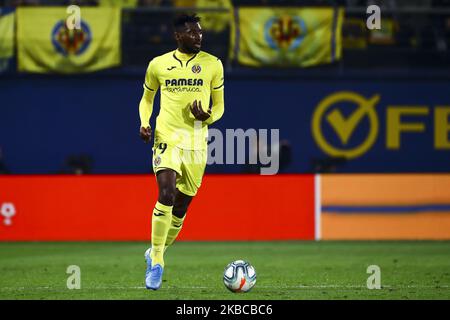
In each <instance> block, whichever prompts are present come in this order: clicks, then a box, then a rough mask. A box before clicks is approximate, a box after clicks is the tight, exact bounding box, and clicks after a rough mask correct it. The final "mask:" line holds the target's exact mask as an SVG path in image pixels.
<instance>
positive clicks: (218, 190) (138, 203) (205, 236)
mask: <svg viewBox="0 0 450 320" xmlns="http://www.w3.org/2000/svg"><path fill="white" fill-rule="evenodd" d="M157 193H158V190H157V185H156V181H155V178H154V176H153V175H85V176H69V175H62V176H61V175H58V176H3V177H0V213H1V215H0V219H1V220H0V240H3V241H18V240H19V241H28V240H32V241H79V240H85V241H101V240H114V241H120V240H144V241H145V240H149V239H150V232H151V212H152V209H153V206H154V204H155V202H156V199H157ZM314 201H315V198H314V176H313V175H278V176H259V175H206V176H205V177H204V181H203V183H202V187H201V189H200V190H199V193H198V195H197V196H196V198H195V199H194V200H193V202H192V205H191V207H190V209H189V211H188V216H187V218H186V220H185V224H184V227H183V230H182V231H181V233H180V240H218V241H226V240H298V239H301V240H308V239H311V240H312V239H314V237H315V234H314V232H315V212H314V210H315V206H314Z"/></svg>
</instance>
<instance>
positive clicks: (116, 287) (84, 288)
mask: <svg viewBox="0 0 450 320" xmlns="http://www.w3.org/2000/svg"><path fill="white" fill-rule="evenodd" d="M256 287H257V288H263V289H364V288H367V287H366V286H362V285H308V286H307V285H297V286H258V285H256ZM166 288H167V289H217V287H202V286H181V287H178V286H168V287H166ZM432 288H433V289H448V288H450V286H449V285H406V286H390V285H383V286H382V288H381V290H382V289H432ZM129 289H139V290H142V289H145V287H140V286H139V287H137V286H130V287H125V286H97V287H83V286H81V290H129ZM9 290H68V289H66V288H63V287H59V288H58V287H3V288H0V291H9Z"/></svg>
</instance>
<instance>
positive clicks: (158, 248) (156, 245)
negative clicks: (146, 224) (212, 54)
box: [150, 202, 173, 267]
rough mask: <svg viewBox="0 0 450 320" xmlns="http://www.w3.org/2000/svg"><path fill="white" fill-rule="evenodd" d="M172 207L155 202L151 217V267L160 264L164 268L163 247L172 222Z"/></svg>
mask: <svg viewBox="0 0 450 320" xmlns="http://www.w3.org/2000/svg"><path fill="white" fill-rule="evenodd" d="M172 208H173V206H166V205H163V204H162V203H159V202H156V205H155V209H154V210H153V216H152V251H151V253H150V257H151V258H152V265H153V266H154V265H156V264H160V265H161V266H163V267H164V245H165V243H166V238H167V232H168V231H169V228H170V221H171V220H172Z"/></svg>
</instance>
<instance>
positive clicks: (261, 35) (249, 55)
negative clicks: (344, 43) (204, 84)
mask: <svg viewBox="0 0 450 320" xmlns="http://www.w3.org/2000/svg"><path fill="white" fill-rule="evenodd" d="M343 17H344V11H343V9H342V8H257V7H251V8H250V7H239V8H236V9H235V11H234V20H233V23H232V30H231V48H230V54H231V58H233V59H236V60H237V61H238V62H239V63H241V64H244V65H248V66H255V67H259V66H298V67H309V66H314V65H320V64H324V63H331V62H334V61H336V60H339V59H340V58H341V51H342V48H341V32H342V30H341V29H342V22H343Z"/></svg>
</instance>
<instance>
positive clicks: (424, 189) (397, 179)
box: [321, 174, 450, 240]
mask: <svg viewBox="0 0 450 320" xmlns="http://www.w3.org/2000/svg"><path fill="white" fill-rule="evenodd" d="M321 185H322V192H321V197H322V210H321V211H322V216H321V226H322V228H321V231H322V239H325V240H350V239H351V240H365V239H370V240H397V239H409V240H416V239H434V240H438V239H450V174H442V175H437V174H434V175H432V174H428V175H426V174H416V175H400V174H391V175H374V174H373V175H368V174H365V175H360V174H358V175H322V179H321Z"/></svg>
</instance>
